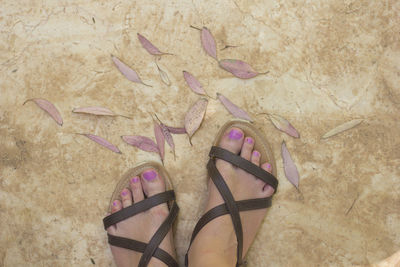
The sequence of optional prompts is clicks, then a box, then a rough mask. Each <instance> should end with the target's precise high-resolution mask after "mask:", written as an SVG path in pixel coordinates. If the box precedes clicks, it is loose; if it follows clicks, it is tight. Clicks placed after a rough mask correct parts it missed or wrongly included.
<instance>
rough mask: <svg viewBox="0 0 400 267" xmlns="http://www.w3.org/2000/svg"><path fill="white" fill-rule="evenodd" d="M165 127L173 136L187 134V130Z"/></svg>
mask: <svg viewBox="0 0 400 267" xmlns="http://www.w3.org/2000/svg"><path fill="white" fill-rule="evenodd" d="M165 127H167V129H168V131H169V132H170V133H172V134H186V129H185V128H179V127H171V126H165Z"/></svg>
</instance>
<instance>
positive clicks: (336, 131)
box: [321, 119, 363, 139]
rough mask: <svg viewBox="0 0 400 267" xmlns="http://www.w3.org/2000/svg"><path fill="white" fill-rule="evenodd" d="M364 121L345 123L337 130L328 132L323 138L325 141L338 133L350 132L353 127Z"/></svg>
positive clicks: (357, 120) (336, 128) (356, 120)
mask: <svg viewBox="0 0 400 267" xmlns="http://www.w3.org/2000/svg"><path fill="white" fill-rule="evenodd" d="M362 121H363V119H354V120H351V121H348V122H345V123H343V124H341V125H339V126H337V127H335V128H333V129H332V130H330V131H329V132H327V133H326V134H324V135H323V136H322V137H321V138H322V139H325V138H328V137H331V136H334V135H336V134H338V133H341V132H343V131H346V130H349V129H351V128H353V127H356V126H357V125H359V124H360V123H361V122H362Z"/></svg>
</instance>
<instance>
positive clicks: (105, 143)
mask: <svg viewBox="0 0 400 267" xmlns="http://www.w3.org/2000/svg"><path fill="white" fill-rule="evenodd" d="M80 135H83V136H86V137H87V138H89V139H90V140H92V141H94V142H96V143H98V144H99V145H102V146H104V147H105V148H108V149H109V150H111V151H113V152H115V153H119V154H121V151H120V150H119V149H118V147H116V146H115V145H113V144H111V143H110V142H108V141H107V140H106V139H104V138H103V137H100V136H97V135H94V134H80Z"/></svg>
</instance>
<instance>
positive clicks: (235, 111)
mask: <svg viewBox="0 0 400 267" xmlns="http://www.w3.org/2000/svg"><path fill="white" fill-rule="evenodd" d="M217 97H218V99H219V101H221V103H222V104H223V105H224V107H225V108H226V109H227V110H228V111H229V112H230V113H231V114H232V115H233V116H235V117H237V118H240V119H244V120H247V121H250V122H253V119H252V118H251V117H250V115H249V114H248V113H247V112H246V111H244V110H243V109H241V108H239V107H238V106H236V105H235V104H233V103H232V102H231V101H230V100H229V99H228V98H226V97H225V96H223V95H221V94H220V93H217Z"/></svg>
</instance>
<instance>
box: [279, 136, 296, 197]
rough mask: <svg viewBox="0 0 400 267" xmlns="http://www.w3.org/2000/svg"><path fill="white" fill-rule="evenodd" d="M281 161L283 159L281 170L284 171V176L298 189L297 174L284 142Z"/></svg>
mask: <svg viewBox="0 0 400 267" xmlns="http://www.w3.org/2000/svg"><path fill="white" fill-rule="evenodd" d="M282 159H283V169H284V171H285V176H286V178H287V179H288V180H289V182H291V183H292V184H293V185H294V186H295V187H296V188H297V189H299V180H300V177H299V172H298V171H297V167H296V165H295V164H294V162H293V160H292V157H291V156H290V153H289V151H288V150H287V147H286V143H285V141H283V142H282Z"/></svg>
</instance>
